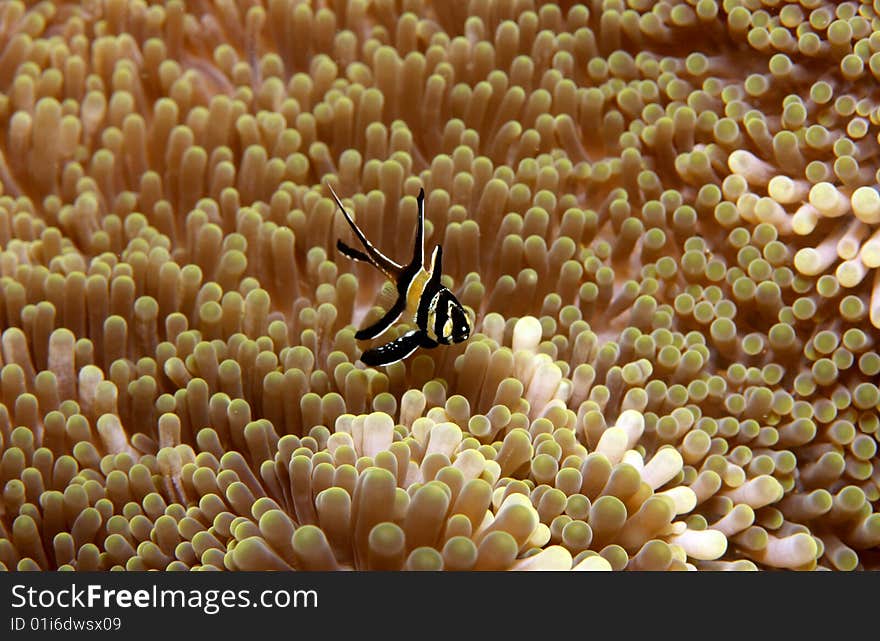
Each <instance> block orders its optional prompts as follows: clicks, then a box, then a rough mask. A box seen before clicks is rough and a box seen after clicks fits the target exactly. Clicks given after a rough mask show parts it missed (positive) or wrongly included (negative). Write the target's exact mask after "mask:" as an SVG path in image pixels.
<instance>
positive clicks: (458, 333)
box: [452, 306, 471, 343]
mask: <svg viewBox="0 0 880 641" xmlns="http://www.w3.org/2000/svg"><path fill="white" fill-rule="evenodd" d="M470 333H471V326H470V323H468V318H467V315H466V314H465V313H464V310H463V309H462V308H461V307H460V306H456V307H453V308H452V339H453V340H454V341H455V342H456V343H461V342H462V341H466V340H467V339H468V337H469V336H470Z"/></svg>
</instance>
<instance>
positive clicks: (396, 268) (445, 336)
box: [327, 185, 471, 367]
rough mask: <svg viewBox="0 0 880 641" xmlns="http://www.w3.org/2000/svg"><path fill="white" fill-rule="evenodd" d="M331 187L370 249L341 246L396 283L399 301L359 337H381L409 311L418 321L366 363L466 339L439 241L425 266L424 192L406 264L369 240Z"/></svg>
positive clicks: (386, 361)
mask: <svg viewBox="0 0 880 641" xmlns="http://www.w3.org/2000/svg"><path fill="white" fill-rule="evenodd" d="M327 187H328V188H329V189H330V193H331V194H333V199H334V200H335V201H336V204H337V205H338V206H339V209H340V210H341V211H342V214H343V216H345V220H346V222H348V224H349V226H350V227H351V229H352V231H353V232H354V235H355V236H357V239H358V240H359V241H360V242H361V245H363V246H364V250H365V252H366V253H365V252H362V251H360V250H358V249H354V248H353V247H349V246H348V245H346V244H345V243H343V242H342V241H341V240H337V241H336V247H337V249H339V251H340V252H341V253H342V254H344V255H345V256H348V257H349V258H351V259H353V260H361V261H364V262H367V263H370V264H371V265H373V266H374V267H376V268H377V269H379V270H380V271H381V272H382V273H383V274H385V276H387V277H388V279H389V280H391V281H393V282H394V284H395V285H396V287H397V300H396V301H395V303H394V304H393V305H392V306H391V308H390V309H389V310H388V311H387V312H385V314H384V316H382V318H380V319H379V320H377V321H376V322H375V323H373V324H372V325H370V326H369V327H364V328H363V329H361V330H358V332H357V333H356V334H355V338H357V339H358V340H367V339H370V338H376V337H377V336H379V335H380V334H382V333H383V332H384V331H385V330H387V329H388V328H389V327H391V325H392V324H393V323H394V322H395V321H396V320H397V319H398V318H400V316H401V315H402V314H404V313H405V314H407V315H409V316H410V317H411V318H412V319H413V321H414V322H415V325H416V329H414V330H411V331H408V332H407V333H406V334H404V335H403V336H401V337H399V338H397V339H395V340H393V341H391V342H390V343H386V344H385V345H381V346H379V347H375V348H373V349H368V350H367V351H365V352H364V353H363V354H362V355H361V361H363V362H364V363H365V364H367V365H370V366H371V367H376V366H378V365H390V364H391V363H396V362H397V361H399V360H403V359H404V358H406V357H407V356H409V355H410V354H412V353H413V352H414V351H416V349H418V348H419V347H427V348H431V347H437V346H438V345H441V344H442V345H451V344H452V343H461V342H462V341H466V340H467V339H468V337H469V336H470V333H471V327H470V323H469V322H468V317H467V314H466V313H465V311H464V308H463V307H462V306H461V303H459V302H458V300H457V299H456V298H455V295H454V294H453V293H452V292H450V291H449V290H448V289H447V288H446V287H444V286H443V285H441V284H440V277H441V275H442V260H443V248H442V247H441V246H440V245H435V246H434V252H433V254H432V255H431V268H430V269H429V270H426V269H425V267H424V261H425V247H424V240H425V238H424V235H425V190H424V189H420V190H419V197H418V209H419V215H418V223H417V225H416V238H415V246H414V249H413V256H412V260H410V262H409V263H408V264H407V265H399V264H397V263H396V262H394V261H393V260H391V259H390V258H388V257H387V256H385V255H384V254H383V253H382V252H380V251H379V250H378V249H376V248H375V247H374V246H373V245H372V243H370V241H369V240H367V237H366V236H365V235H364V233H363V232H362V231H361V229H360V228H359V227H358V226H357V225H356V224H355V222H354V220H352V218H351V216H350V215H349V213H348V212H347V211H346V210H345V207H343V205H342V201H340V200H339V197H338V196H337V195H336V192H334V191H333V188H332V187H330V185H327Z"/></svg>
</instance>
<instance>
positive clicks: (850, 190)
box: [0, 0, 880, 570]
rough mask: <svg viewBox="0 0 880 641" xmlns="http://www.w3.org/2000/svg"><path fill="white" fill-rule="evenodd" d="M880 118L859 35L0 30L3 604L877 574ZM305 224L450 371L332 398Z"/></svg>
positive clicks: (137, 14)
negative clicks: (434, 336) (595, 573)
mask: <svg viewBox="0 0 880 641" xmlns="http://www.w3.org/2000/svg"><path fill="white" fill-rule="evenodd" d="M878 79H880V2H877V1H876V0H875V1H874V2H873V3H871V2H866V1H863V2H823V1H821V0H801V1H800V2H783V1H781V0H765V1H764V2H759V1H758V0H724V1H716V0H688V1H674V0H661V1H660V2H651V1H648V0H627V1H624V0H603V1H599V0H593V1H591V2H587V3H571V2H561V3H547V2H540V1H538V0H469V1H458V0H456V1H444V0H437V1H434V2H431V1H428V0H372V1H368V0H332V1H330V0H328V1H325V2H320V1H317V0H316V1H315V2H303V1H294V0H269V1H268V2H256V1H251V0H237V1H236V0H216V1H214V2H208V1H206V0H201V1H189V0H188V1H186V2H183V1H180V0H170V1H168V2H164V3H152V2H145V1H144V0H131V1H129V2H125V1H122V0H86V1H84V2H81V3H80V2H76V3H74V2H45V1H44V2H36V3H32V2H27V3H25V2H21V1H19V0H14V1H9V2H3V3H2V4H0V244H2V253H0V329H2V337H0V348H2V349H0V356H2V359H0V366H2V369H0V401H2V403H0V489H2V500H0V568H4V569H7V570H54V569H64V570H97V569H101V570H110V569H128V570H143V569H158V570H189V569H206V570H211V569H220V570H262V569H266V570H278V569H302V570H315V569H352V568H353V569H359V570H363V569H392V570H396V569H447V570H472V569H473V570H499V569H539V570H540V569H559V570H567V569H577V570H587V569H599V570H601V569H605V570H608V569H613V570H624V569H629V570H685V569H688V570H694V569H696V570H728V569H729V570H755V569H797V570H854V569H878V568H880V550H878V546H880V513H878V510H880V457H878V454H877V445H878V439H880V431H878V430H880V411H878V408H880V393H878V380H880V354H878V341H880V192H878V180H880V177H878V168H880V159H878V131H880V127H878V125H880V110H878V106H880V88H878ZM328 186H332V188H333V189H334V190H335V191H336V192H337V193H338V194H339V195H340V197H341V198H342V200H343V202H344V203H345V205H346V207H347V208H348V209H349V211H352V212H353V213H354V217H355V219H356V220H357V222H358V225H360V226H361V227H362V228H363V229H364V231H365V233H366V234H367V236H368V237H369V238H370V239H371V241H372V242H373V243H374V244H375V245H376V247H378V248H380V249H381V250H382V251H383V252H384V253H385V254H387V255H388V256H390V257H392V258H394V259H395V260H401V261H402V260H404V259H406V257H407V256H409V255H410V254H411V252H412V249H411V248H412V242H413V234H414V230H415V226H416V217H417V201H416V196H417V194H418V192H419V189H420V188H424V189H425V192H426V200H425V211H426V220H427V222H426V228H425V241H426V247H433V246H434V245H436V244H440V245H442V246H443V251H444V254H443V273H444V278H443V284H444V285H446V286H447V287H449V288H450V290H451V291H452V292H454V293H455V295H456V296H457V297H458V299H459V300H460V301H461V303H462V304H463V305H464V306H465V308H466V310H467V312H468V314H469V315H470V318H471V321H472V331H471V335H470V338H469V340H467V341H466V342H462V343H459V344H455V345H450V346H446V345H441V346H439V347H437V348H435V349H430V350H425V349H420V350H418V351H416V352H415V353H414V354H413V355H412V356H410V357H409V358H408V359H406V360H403V361H401V362H397V363H394V364H392V365H389V366H388V367H378V368H370V367H365V366H364V364H363V363H361V362H360V361H359V360H358V359H359V357H360V355H361V354H362V352H363V351H365V350H366V349H367V348H368V347H370V346H375V345H376V344H377V343H376V341H373V342H369V341H368V342H364V341H357V340H356V339H355V331H356V330H357V329H358V328H360V327H363V326H365V325H367V324H368V323H370V322H373V321H375V320H376V319H378V318H379V317H380V316H381V315H382V312H383V305H384V303H383V302H382V300H381V299H382V296H381V294H380V292H381V290H382V289H383V283H384V277H383V276H382V274H380V273H379V272H377V271H376V270H374V269H372V268H371V267H370V266H369V265H363V264H359V263H355V262H354V261H352V260H350V259H349V258H347V257H345V256H343V255H341V254H340V253H339V252H338V251H337V249H336V241H337V239H340V238H341V239H343V240H345V242H349V243H350V242H352V237H351V230H350V229H349V228H348V227H347V225H346V223H345V220H344V219H343V217H342V216H341V215H340V214H339V212H338V210H337V207H336V204H335V203H334V201H333V200H332V198H331V197H330V192H329V189H328ZM407 329H408V326H407V325H405V324H401V325H399V326H395V327H394V328H392V330H391V331H390V333H389V334H387V335H386V337H385V338H384V340H388V339H389V338H394V337H395V336H399V335H402V334H403V333H404V332H405V331H407Z"/></svg>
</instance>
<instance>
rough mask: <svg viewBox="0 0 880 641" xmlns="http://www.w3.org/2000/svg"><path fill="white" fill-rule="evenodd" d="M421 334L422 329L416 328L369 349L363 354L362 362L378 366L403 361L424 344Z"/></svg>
mask: <svg viewBox="0 0 880 641" xmlns="http://www.w3.org/2000/svg"><path fill="white" fill-rule="evenodd" d="M421 334H422V332H421V331H420V330H415V329H414V330H411V331H409V332H407V333H406V334H404V335H403V336H401V337H399V338H396V339H394V340H393V341H391V342H390V343H386V344H384V345H380V346H379V347H374V348H373V349H368V350H367V351H366V352H364V353H363V354H361V362H363V363H364V364H366V365H369V366H370V367H378V366H379V365H391V364H392V363H396V362H397V361H401V360H403V359H404V358H406V357H407V356H409V355H410V354H412V353H413V352H414V351H416V350H417V349H418V348H419V346H421V345H422V344H423V341H422V336H421Z"/></svg>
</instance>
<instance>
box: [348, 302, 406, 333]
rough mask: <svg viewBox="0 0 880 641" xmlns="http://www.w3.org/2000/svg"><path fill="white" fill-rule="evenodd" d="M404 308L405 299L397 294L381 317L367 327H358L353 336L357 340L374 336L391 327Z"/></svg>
mask: <svg viewBox="0 0 880 641" xmlns="http://www.w3.org/2000/svg"><path fill="white" fill-rule="evenodd" d="M405 308H406V300H405V299H404V298H403V297H402V296H399V297H398V298H397V300H396V301H395V302H394V305H392V306H391V308H390V309H389V310H388V311H387V312H385V314H383V315H382V318H380V319H379V320H377V321H376V322H375V323H373V324H372V325H370V326H368V327H364V328H363V329H359V330H358V331H357V332H355V335H354V337H355V338H356V339H358V340H359V341H363V340H368V339H370V338H376V337H377V336H378V335H379V334H381V333H382V332H384V331H385V330H386V329H388V328H389V327H391V325H392V324H393V323H394V321H396V320H397V319H398V318H400V315H401V314H402V313H403V310H404V309H405Z"/></svg>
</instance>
